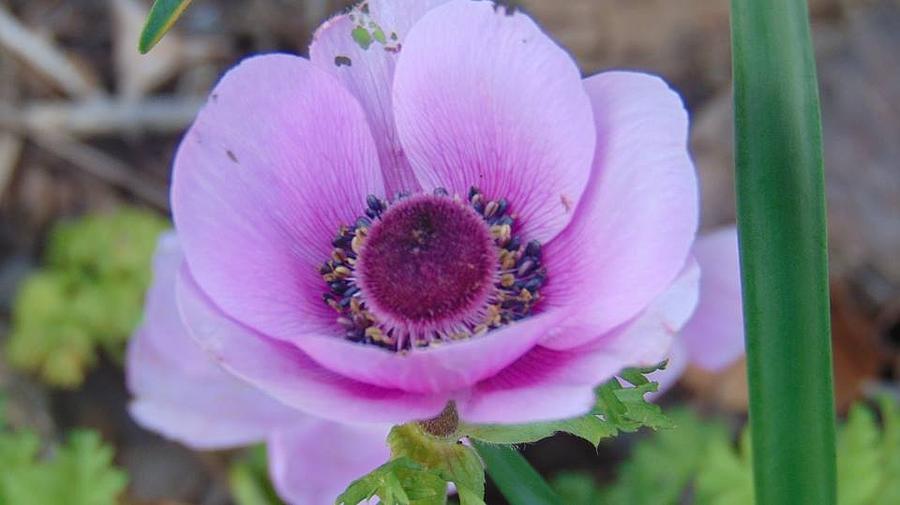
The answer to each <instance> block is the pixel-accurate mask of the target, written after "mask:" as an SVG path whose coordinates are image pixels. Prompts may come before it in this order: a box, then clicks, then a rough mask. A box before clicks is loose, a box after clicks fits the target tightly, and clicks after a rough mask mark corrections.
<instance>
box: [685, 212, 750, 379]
mask: <svg viewBox="0 0 900 505" xmlns="http://www.w3.org/2000/svg"><path fill="white" fill-rule="evenodd" d="M694 256H696V257H697V261H698V262H700V268H701V269H702V271H703V273H702V274H701V276H700V304H699V305H697V311H696V312H695V313H694V316H693V317H692V318H691V320H690V321H689V322H688V324H687V326H685V327H684V330H683V331H682V332H681V337H680V338H681V339H682V340H683V341H684V344H685V347H686V348H687V352H688V355H689V357H690V361H691V363H694V364H696V365H699V366H701V367H703V368H705V369H707V370H710V371H718V370H722V369H723V368H725V367H727V366H728V365H730V364H731V363H733V362H734V361H735V360H737V359H738V358H739V357H741V356H742V355H743V354H744V316H743V312H742V310H741V269H740V264H739V263H740V261H739V260H738V242H737V230H735V229H734V228H733V227H729V228H725V229H722V230H718V231H716V232H713V233H710V234H708V235H705V236H702V237H700V239H698V240H697V243H696V244H695V245H694Z"/></svg>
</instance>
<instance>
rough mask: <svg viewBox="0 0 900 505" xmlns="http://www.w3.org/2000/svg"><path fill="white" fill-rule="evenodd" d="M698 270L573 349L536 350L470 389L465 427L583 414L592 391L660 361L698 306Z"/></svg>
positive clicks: (692, 268)
mask: <svg viewBox="0 0 900 505" xmlns="http://www.w3.org/2000/svg"><path fill="white" fill-rule="evenodd" d="M699 277H700V269H699V268H698V267H697V265H696V263H695V262H693V261H691V262H689V263H688V265H687V266H686V267H685V269H684V270H683V272H682V274H681V275H680V276H679V277H678V279H677V280H676V281H675V282H674V283H672V285H671V286H670V288H669V289H668V290H667V291H665V292H664V293H663V294H662V295H660V296H659V297H657V299H656V300H654V301H653V302H652V303H651V305H650V306H649V307H648V308H647V309H645V310H644V311H643V312H642V313H641V314H640V315H639V316H638V317H636V318H635V319H634V320H632V321H630V322H628V323H627V324H625V325H623V326H621V327H619V328H617V329H615V330H613V331H612V332H610V333H609V334H608V335H604V336H602V337H600V338H598V339H595V341H593V342H591V343H589V344H587V345H583V346H580V347H576V348H570V349H564V350H553V349H548V348H546V347H536V348H534V349H532V350H531V351H530V352H529V353H528V354H526V355H525V356H523V357H522V358H520V359H519V360H518V361H517V362H516V363H514V364H513V365H511V366H509V367H507V368H506V369H504V370H503V371H502V372H500V373H499V374H497V375H496V376H494V377H491V378H489V379H487V380H484V381H482V382H480V383H479V384H478V385H477V386H476V387H475V388H473V391H472V394H471V397H470V398H469V400H468V402H465V403H460V405H459V407H460V415H461V416H462V417H463V418H464V419H465V420H467V421H469V422H480V423H524V422H534V421H546V420H554V419H565V418H569V417H574V416H578V415H582V414H584V413H585V412H587V411H588V410H589V409H590V407H591V405H593V401H594V393H593V390H594V388H595V387H596V386H597V385H599V384H601V383H603V382H605V381H607V380H609V379H610V378H612V377H613V376H614V375H615V374H616V373H618V372H619V371H621V370H622V369H624V368H628V367H632V366H648V365H655V364H657V363H659V362H660V361H662V360H664V359H665V358H666V356H667V355H668V353H669V350H670V348H671V346H672V342H673V337H674V335H675V333H676V332H677V331H678V330H679V329H680V328H681V327H682V326H683V325H684V324H685V322H686V321H687V319H688V318H689V317H690V315H691V312H692V311H693V309H694V306H695V304H696V302H697V292H698V286H697V285H698V282H699Z"/></svg>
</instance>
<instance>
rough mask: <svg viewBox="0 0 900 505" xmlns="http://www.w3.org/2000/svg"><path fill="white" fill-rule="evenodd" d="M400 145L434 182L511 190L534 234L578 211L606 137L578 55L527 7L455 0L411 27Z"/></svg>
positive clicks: (396, 99)
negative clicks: (597, 148) (598, 127)
mask: <svg viewBox="0 0 900 505" xmlns="http://www.w3.org/2000/svg"><path fill="white" fill-rule="evenodd" d="M393 105H394V113H395V117H396V124H397V132H398V133H399V135H400V141H401V144H402V146H403V148H404V150H405V152H406V154H407V156H408V158H409V160H410V162H411V164H412V168H413V170H414V171H415V173H416V176H417V177H418V179H419V181H420V182H421V183H422V186H423V187H424V188H425V189H426V190H431V189H433V188H436V187H444V188H446V189H448V190H449V191H450V192H451V193H456V194H459V195H463V196H464V195H465V194H466V192H467V191H468V189H469V187H470V186H477V187H478V188H480V189H481V190H482V191H483V192H484V194H485V196H486V197H488V198H489V199H500V198H506V199H507V200H508V202H509V205H510V209H511V211H512V212H513V213H514V214H516V215H517V216H518V219H517V221H516V222H517V224H520V225H521V229H522V232H523V234H524V236H526V237H528V238H529V239H537V240H541V241H547V240H549V239H551V238H552V237H554V236H555V235H556V234H557V233H559V232H560V231H561V230H562V229H563V228H564V227H565V226H566V224H567V223H568V222H569V221H570V219H571V218H572V215H573V214H574V208H575V205H576V204H577V203H578V200H579V198H580V197H581V194H582V192H583V191H584V188H585V185H586V183H587V180H588V176H589V174H590V169H591V168H590V165H591V159H592V158H593V154H594V143H595V141H596V137H595V132H594V122H593V119H592V116H591V109H590V102H589V100H588V97H587V94H586V92H585V90H584V87H583V86H582V85H581V81H580V74H579V71H578V68H577V67H576V66H575V62H574V61H573V60H572V58H571V57H570V56H569V55H568V54H566V52H565V51H564V50H563V49H562V48H560V47H559V46H558V45H556V44H555V43H554V42H553V41H552V40H550V38H549V37H547V35H546V34H544V33H543V32H542V31H541V30H540V28H539V27H538V26H537V25H536V24H535V23H534V22H533V21H532V20H531V18H529V17H528V16H526V15H524V14H522V13H519V12H516V13H514V14H511V15H509V14H506V10H505V9H503V8H497V7H496V6H495V5H494V4H492V3H490V2H472V1H469V0H453V1H450V2H447V3H446V4H444V5H441V6H439V7H436V8H434V9H432V10H430V11H429V12H428V13H426V14H425V15H424V16H423V17H422V19H420V20H419V21H418V22H417V23H416V24H415V25H414V26H413V27H412V29H411V30H410V31H409V34H408V35H407V37H406V43H405V44H404V45H403V49H402V51H401V53H400V59H399V61H398V62H397V69H396V73H395V76H394V89H393Z"/></svg>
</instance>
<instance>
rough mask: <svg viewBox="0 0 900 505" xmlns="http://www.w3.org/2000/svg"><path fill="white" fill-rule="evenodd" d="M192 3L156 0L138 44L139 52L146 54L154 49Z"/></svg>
mask: <svg viewBox="0 0 900 505" xmlns="http://www.w3.org/2000/svg"><path fill="white" fill-rule="evenodd" d="M190 3H191V0H156V1H154V2H153V7H151V8H150V13H149V14H148V15H147V21H146V22H145V23H144V29H143V30H141V39H140V41H139V42H138V50H139V51H140V52H141V54H146V53H147V52H148V51H150V49H153V46H155V45H156V43H157V42H159V41H160V39H162V38H163V36H164V35H165V34H166V32H168V31H169V30H170V29H171V28H172V25H174V24H175V21H177V20H178V18H179V17H180V16H181V14H182V13H184V10H185V9H187V8H188V5H190Z"/></svg>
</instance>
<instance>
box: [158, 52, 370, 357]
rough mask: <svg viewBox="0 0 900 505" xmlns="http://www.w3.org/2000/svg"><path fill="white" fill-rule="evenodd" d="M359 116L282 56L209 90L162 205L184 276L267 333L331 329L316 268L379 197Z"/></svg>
mask: <svg viewBox="0 0 900 505" xmlns="http://www.w3.org/2000/svg"><path fill="white" fill-rule="evenodd" d="M383 189H384V186H383V183H382V178H381V172H380V170H379V167H378V157H377V152H376V149H375V143H374V141H373V140H372V135H371V133H370V132H369V128H368V126H367V124H366V120H365V115H364V113H363V111H362V108H361V107H360V106H359V104H358V103H357V102H356V100H355V99H354V98H353V96H352V95H351V94H350V93H349V92H348V91H346V90H345V89H344V88H343V86H341V84H340V83H339V82H338V81H337V80H336V79H335V78H334V77H332V76H330V75H328V74H327V73H325V72H324V71H322V70H320V69H318V68H317V67H315V66H313V65H312V64H311V63H310V62H309V61H307V60H305V59H303V58H299V57H296V56H289V55H267V56H259V57H254V58H249V59H247V60H244V61H243V62H242V63H241V64H240V65H238V66H237V67H235V68H234V69H232V70H231V71H229V72H228V73H227V74H226V75H225V77H223V78H222V80H221V81H220V82H219V84H218V85H216V87H215V89H214V90H213V92H212V95H211V97H210V100H209V102H208V103H207V104H206V106H205V107H204V108H203V110H202V111H200V114H199V115H198V116H197V119H196V121H195V122H194V124H193V126H191V129H190V130H189V131H188V133H187V135H186V136H185V138H184V140H183V141H182V143H181V146H180V148H179V150H178V154H177V156H176V159H175V168H174V172H173V182H172V207H173V214H174V217H175V225H176V228H177V229H178V234H179V238H180V240H181V242H182V246H183V248H184V253H185V257H186V259H187V262H188V263H189V264H190V268H191V273H192V275H193V276H194V277H195V278H196V279H197V282H198V283H199V284H200V285H201V286H203V291H204V292H205V293H207V294H208V295H209V296H210V297H211V298H212V299H213V300H215V303H216V305H218V306H219V307H221V308H222V310H224V311H225V312H226V313H228V314H229V315H230V316H232V317H234V318H236V319H238V320H240V321H241V322H243V323H244V324H247V325H249V326H251V327H253V328H255V329H257V330H259V331H262V332H263V333H265V334H266V335H268V336H272V337H275V338H279V339H282V340H294V339H296V338H300V337H301V336H302V335H303V334H304V333H307V332H310V331H315V330H321V329H322V328H323V327H325V326H328V327H330V326H329V325H331V324H333V314H330V309H329V308H328V307H327V306H325V305H324V304H323V303H322V300H321V294H322V291H323V283H322V278H321V276H320V275H319V274H318V273H317V269H318V266H319V265H320V264H321V262H323V261H324V260H326V259H328V257H329V254H330V253H331V249H332V246H331V241H332V239H333V238H334V235H335V234H336V232H337V230H338V227H339V226H340V225H342V224H348V223H352V222H354V221H355V220H356V218H357V217H358V215H359V213H360V210H361V209H363V208H364V205H365V198H366V195H367V194H372V193H374V194H376V195H380V194H382V193H383Z"/></svg>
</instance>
